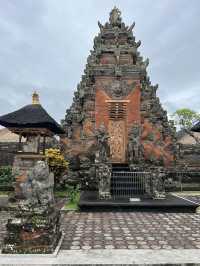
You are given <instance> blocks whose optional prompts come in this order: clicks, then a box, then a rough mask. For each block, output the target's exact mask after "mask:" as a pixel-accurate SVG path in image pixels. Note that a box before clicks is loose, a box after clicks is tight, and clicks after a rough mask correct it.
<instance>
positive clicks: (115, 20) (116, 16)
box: [109, 6, 122, 26]
mask: <svg viewBox="0 0 200 266" xmlns="http://www.w3.org/2000/svg"><path fill="white" fill-rule="evenodd" d="M121 20H122V19H121V11H120V10H119V9H118V8H117V7H116V6H115V7H114V8H113V9H112V10H111V12H110V17H109V21H110V24H112V26H119V25H120V24H121Z"/></svg>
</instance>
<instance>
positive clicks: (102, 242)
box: [62, 212, 200, 249]
mask: <svg viewBox="0 0 200 266" xmlns="http://www.w3.org/2000/svg"><path fill="white" fill-rule="evenodd" d="M63 229H64V231H65V238H64V242H63V245H62V248H63V249H105V248H106V249H172V248H173V249H180V248H184V249H192V248H198V249H199V248H200V215H198V214H189V213H150V212H148V213H147V212H146V213H145V212H102V213H100V212H99V213H92V212H87V213H67V214H65V215H64V217H63ZM67 229H68V230H67Z"/></svg>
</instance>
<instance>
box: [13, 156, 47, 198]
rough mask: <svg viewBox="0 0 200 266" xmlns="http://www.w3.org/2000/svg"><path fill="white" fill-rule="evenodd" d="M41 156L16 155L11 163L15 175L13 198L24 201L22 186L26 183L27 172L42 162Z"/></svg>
mask: <svg viewBox="0 0 200 266" xmlns="http://www.w3.org/2000/svg"><path fill="white" fill-rule="evenodd" d="M44 160H45V156H44V155H42V154H25V153H17V154H16V155H15V159H14V163H13V173H14V174H15V186H14V187H15V198H16V199H24V198H25V196H24V191H23V184H25V183H26V182H27V178H28V172H29V171H30V170H32V169H33V168H34V166H35V165H36V163H37V162H38V161H44Z"/></svg>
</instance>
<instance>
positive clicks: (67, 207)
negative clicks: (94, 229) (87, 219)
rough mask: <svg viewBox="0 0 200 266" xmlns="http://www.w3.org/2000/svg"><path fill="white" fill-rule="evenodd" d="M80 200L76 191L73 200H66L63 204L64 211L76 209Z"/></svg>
mask: <svg viewBox="0 0 200 266" xmlns="http://www.w3.org/2000/svg"><path fill="white" fill-rule="evenodd" d="M79 200H80V192H78V193H77V195H76V197H75V198H74V200H73V201H68V202H67V203H66V204H65V206H64V208H63V209H64V210H65V211H78V209H79V207H78V203H79Z"/></svg>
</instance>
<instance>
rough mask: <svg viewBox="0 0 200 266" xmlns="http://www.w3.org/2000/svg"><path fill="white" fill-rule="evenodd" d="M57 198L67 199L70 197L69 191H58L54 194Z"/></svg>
mask: <svg viewBox="0 0 200 266" xmlns="http://www.w3.org/2000/svg"><path fill="white" fill-rule="evenodd" d="M54 195H55V197H58V198H67V196H68V191H67V190H56V191H55V192H54Z"/></svg>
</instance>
